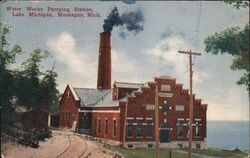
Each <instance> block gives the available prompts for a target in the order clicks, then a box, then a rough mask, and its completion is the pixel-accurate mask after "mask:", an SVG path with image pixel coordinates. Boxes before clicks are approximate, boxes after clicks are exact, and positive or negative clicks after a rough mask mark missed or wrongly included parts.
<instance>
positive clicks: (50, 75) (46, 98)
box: [41, 67, 59, 112]
mask: <svg viewBox="0 0 250 158" xmlns="http://www.w3.org/2000/svg"><path fill="white" fill-rule="evenodd" d="M56 77H57V73H56V72H54V67H53V68H52V70H47V71H46V72H45V75H44V77H43V79H42V81H41V97H42V103H43V104H44V105H47V106H48V107H49V108H50V111H52V112H54V111H57V110H58V98H59V91H58V90H57V88H56V87H57V83H56Z"/></svg>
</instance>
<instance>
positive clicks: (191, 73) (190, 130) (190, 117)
mask: <svg viewBox="0 0 250 158" xmlns="http://www.w3.org/2000/svg"><path fill="white" fill-rule="evenodd" d="M178 52H179V53H182V54H188V55H189V67H190V70H189V71H190V77H189V86H190V105H189V120H190V122H189V141H188V157H189V158H192V138H193V63H192V55H199V56H200V55H201V53H195V52H192V51H191V50H190V51H189V52H188V51H178Z"/></svg>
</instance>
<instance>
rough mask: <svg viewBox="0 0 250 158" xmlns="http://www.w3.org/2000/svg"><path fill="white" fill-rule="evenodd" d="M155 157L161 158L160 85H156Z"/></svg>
mask: <svg viewBox="0 0 250 158" xmlns="http://www.w3.org/2000/svg"><path fill="white" fill-rule="evenodd" d="M155 157H156V158H159V157H160V149H159V100H158V84H157V83H156V84H155Z"/></svg>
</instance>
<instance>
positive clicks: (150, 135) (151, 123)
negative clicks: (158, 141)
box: [146, 120, 153, 137]
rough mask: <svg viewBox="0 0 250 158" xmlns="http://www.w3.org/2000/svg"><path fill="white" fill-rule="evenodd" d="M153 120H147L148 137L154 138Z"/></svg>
mask: <svg viewBox="0 0 250 158" xmlns="http://www.w3.org/2000/svg"><path fill="white" fill-rule="evenodd" d="M152 133H153V120H147V128H146V137H152Z"/></svg>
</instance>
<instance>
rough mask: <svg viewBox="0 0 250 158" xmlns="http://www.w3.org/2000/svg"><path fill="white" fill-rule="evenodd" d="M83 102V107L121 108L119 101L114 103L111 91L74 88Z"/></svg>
mask: <svg viewBox="0 0 250 158" xmlns="http://www.w3.org/2000/svg"><path fill="white" fill-rule="evenodd" d="M73 90H74V91H75V93H76V95H77V97H78V98H79V100H80V101H81V102H80V104H81V107H83V106H85V107H103V106H109V107H110V106H119V102H118V101H112V93H111V90H106V89H93V88H73Z"/></svg>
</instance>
